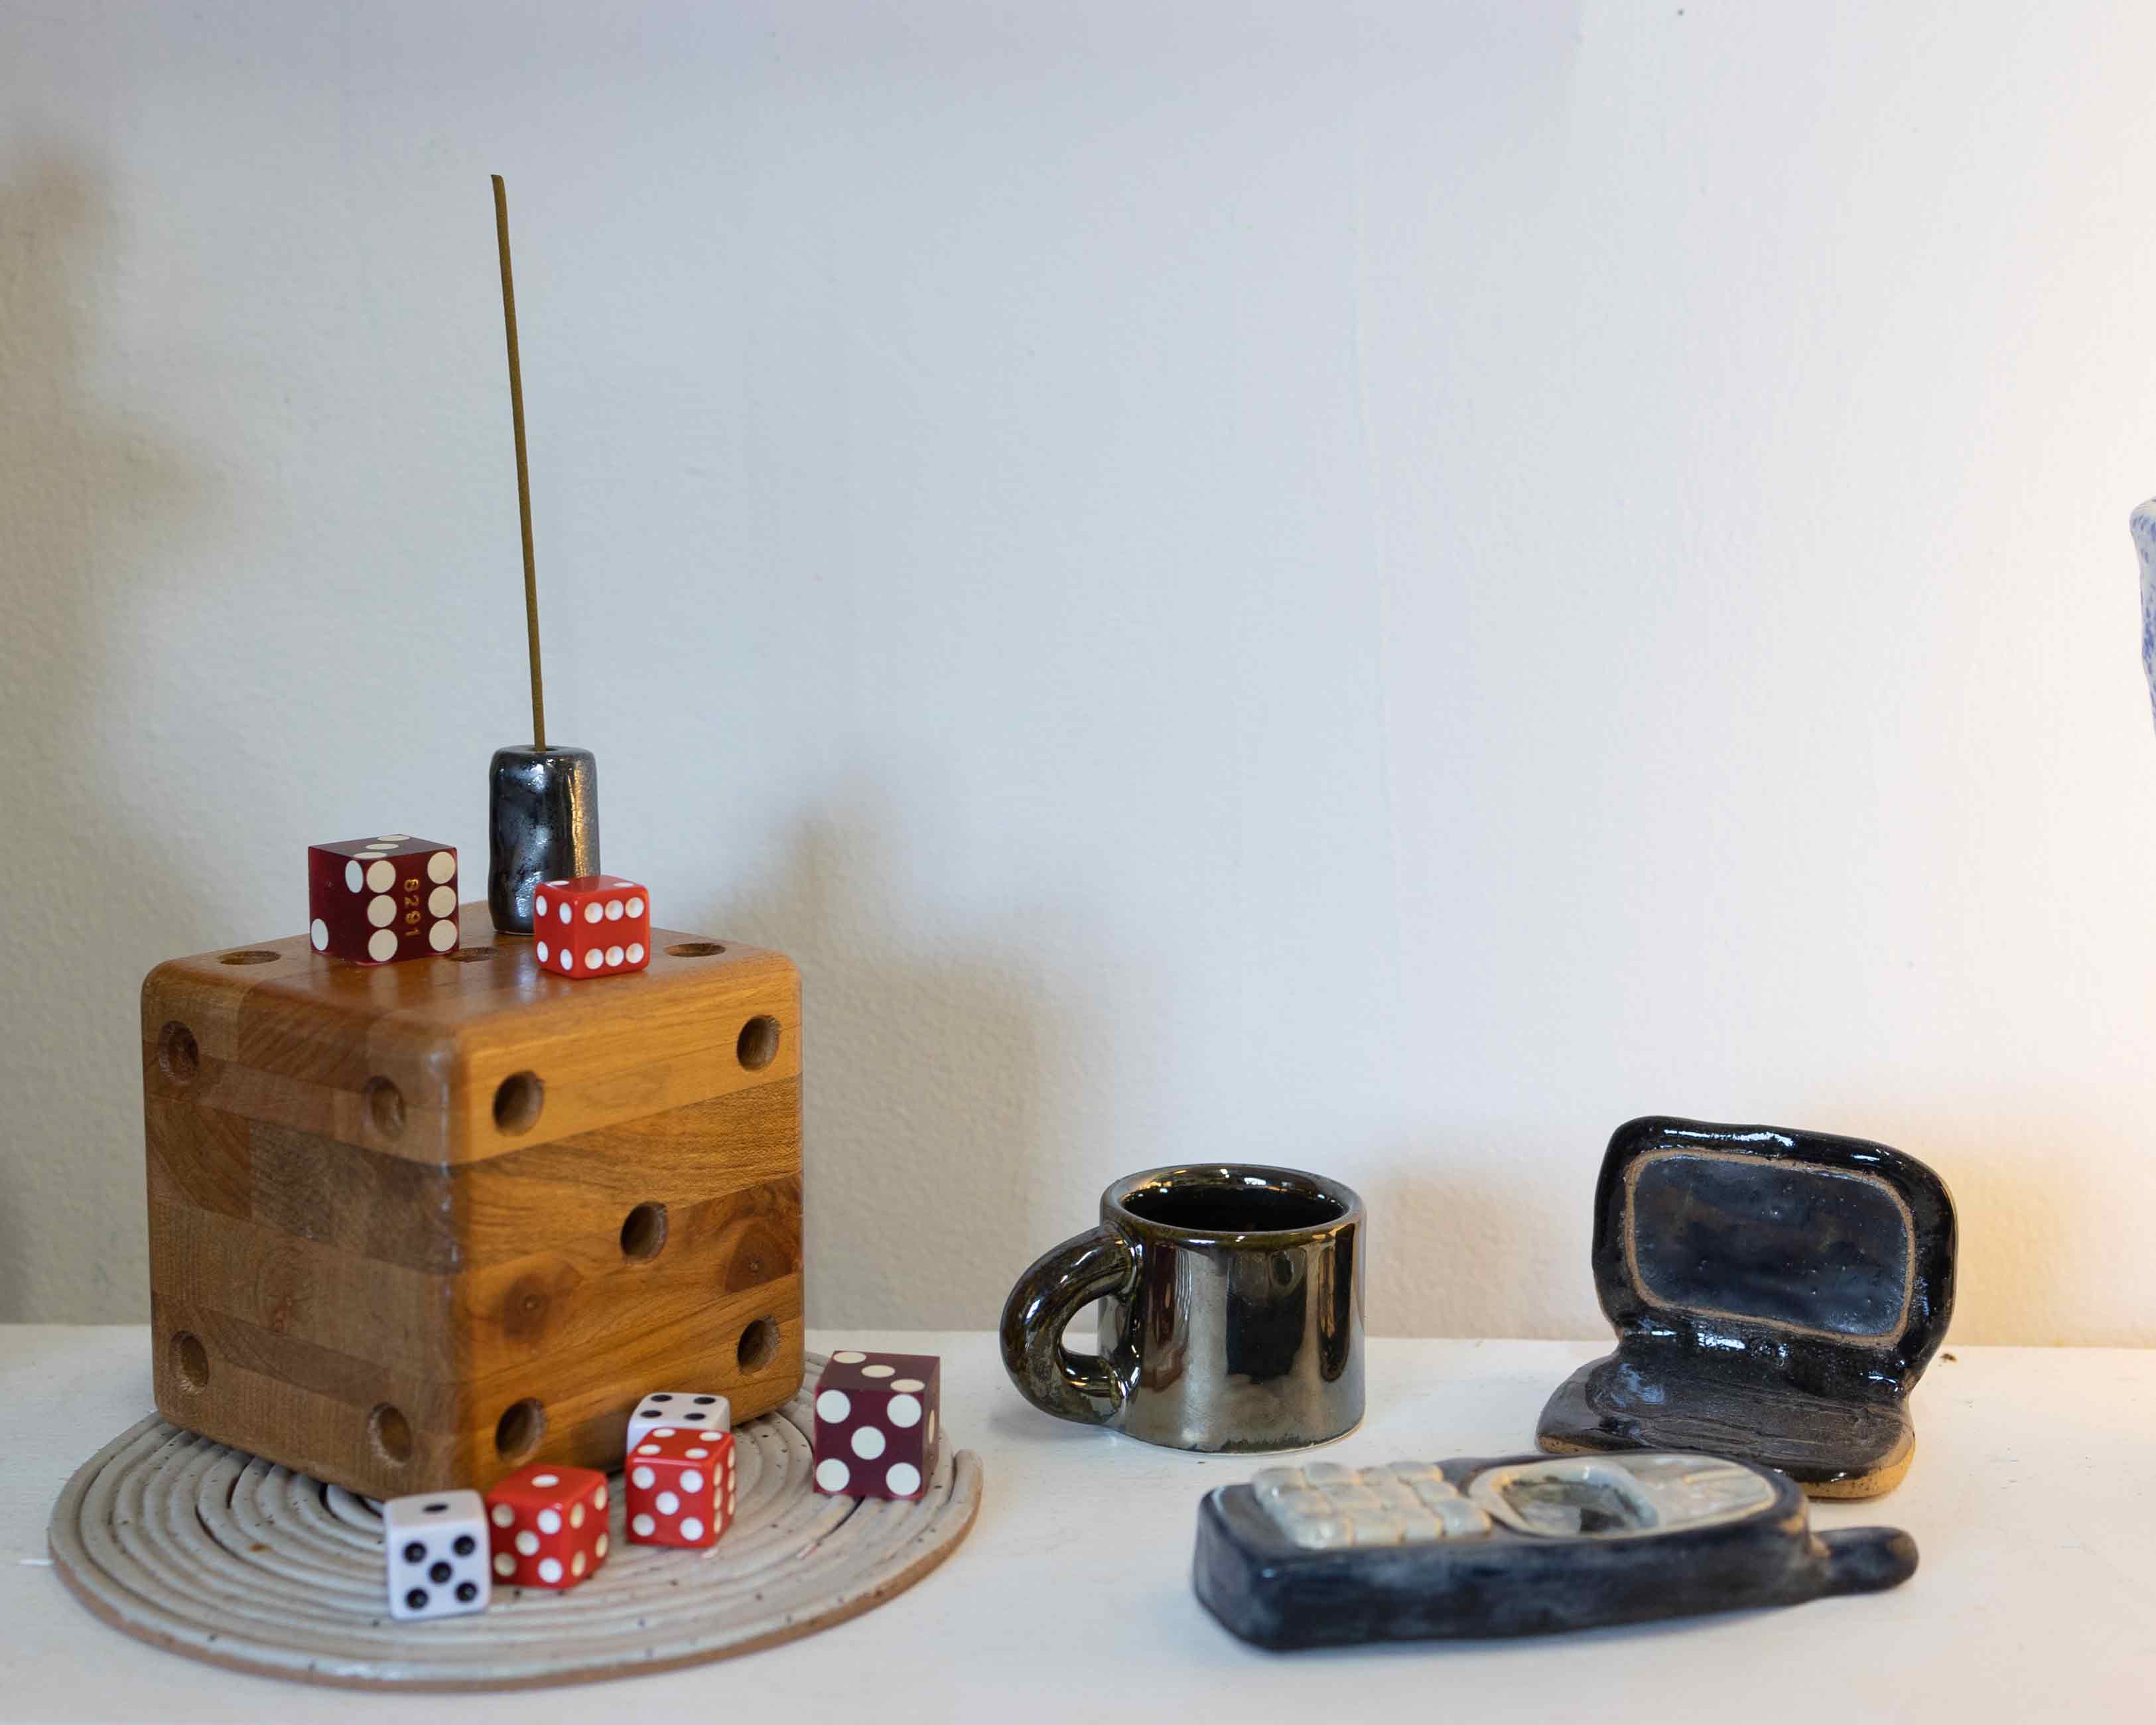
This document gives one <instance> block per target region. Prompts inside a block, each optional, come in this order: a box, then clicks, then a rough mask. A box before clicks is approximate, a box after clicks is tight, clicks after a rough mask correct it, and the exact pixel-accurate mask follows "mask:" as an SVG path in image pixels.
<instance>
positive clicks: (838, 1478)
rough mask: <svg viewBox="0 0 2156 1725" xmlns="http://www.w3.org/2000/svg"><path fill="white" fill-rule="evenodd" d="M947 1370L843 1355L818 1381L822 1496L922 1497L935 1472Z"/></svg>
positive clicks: (925, 1359) (917, 1359)
mask: <svg viewBox="0 0 2156 1725" xmlns="http://www.w3.org/2000/svg"><path fill="white" fill-rule="evenodd" d="M941 1400H942V1362H941V1361H940V1360H938V1359H937V1357H936V1356H935V1355H934V1354H932V1353H860V1352H859V1351H858V1350H856V1349H854V1348H844V1349H841V1350H840V1351H839V1353H834V1354H833V1355H832V1356H831V1363H829V1365H827V1366H826V1367H824V1375H823V1376H822V1377H820V1378H818V1379H817V1380H816V1489H817V1490H818V1491H824V1492H832V1493H836V1492H844V1494H845V1495H846V1496H847V1497H896V1498H911V1497H920V1496H921V1493H922V1492H923V1491H927V1489H928V1481H930V1480H931V1479H932V1478H933V1477H934V1476H935V1473H936V1413H937V1404H938V1403H939V1402H940V1401H941Z"/></svg>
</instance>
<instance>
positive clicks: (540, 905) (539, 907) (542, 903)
mask: <svg viewBox="0 0 2156 1725" xmlns="http://www.w3.org/2000/svg"><path fill="white" fill-rule="evenodd" d="M531 908H532V909H533V910H535V911H537V912H538V913H539V914H540V915H541V916H545V915H546V914H547V895H546V894H545V893H543V892H542V893H541V894H540V895H539V896H538V897H537V898H536V899H534V900H533V901H532V902H531Z"/></svg>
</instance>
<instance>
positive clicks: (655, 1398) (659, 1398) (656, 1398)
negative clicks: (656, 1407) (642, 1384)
mask: <svg viewBox="0 0 2156 1725" xmlns="http://www.w3.org/2000/svg"><path fill="white" fill-rule="evenodd" d="M673 1399H674V1397H673V1395H672V1394H671V1393H669V1394H665V1395H647V1396H646V1397H644V1400H646V1401H648V1402H670V1401H672V1400H673Z"/></svg>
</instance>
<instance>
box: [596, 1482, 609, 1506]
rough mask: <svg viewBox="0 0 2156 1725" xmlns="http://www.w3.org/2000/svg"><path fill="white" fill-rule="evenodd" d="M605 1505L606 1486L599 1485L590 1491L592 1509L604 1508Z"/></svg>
mask: <svg viewBox="0 0 2156 1725" xmlns="http://www.w3.org/2000/svg"><path fill="white" fill-rule="evenodd" d="M606 1506H607V1488H606V1487H605V1486H600V1487H599V1488H598V1490H597V1491H594V1492H593V1493H592V1507H593V1509H604V1508H605V1507H606Z"/></svg>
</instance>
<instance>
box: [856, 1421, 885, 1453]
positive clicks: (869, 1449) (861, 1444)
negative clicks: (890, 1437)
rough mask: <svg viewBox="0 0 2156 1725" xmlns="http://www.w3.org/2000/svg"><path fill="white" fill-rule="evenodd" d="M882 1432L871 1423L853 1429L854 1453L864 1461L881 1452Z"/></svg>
mask: <svg viewBox="0 0 2156 1725" xmlns="http://www.w3.org/2000/svg"><path fill="white" fill-rule="evenodd" d="M883 1442H884V1439H883V1434H882V1432H880V1431H879V1430H877V1429H876V1428H875V1426H873V1425H860V1426H856V1427H855V1429H854V1454H855V1455H858V1456H860V1458H861V1460H862V1461H875V1459H876V1457H877V1456H879V1455H882V1454H883Z"/></svg>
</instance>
